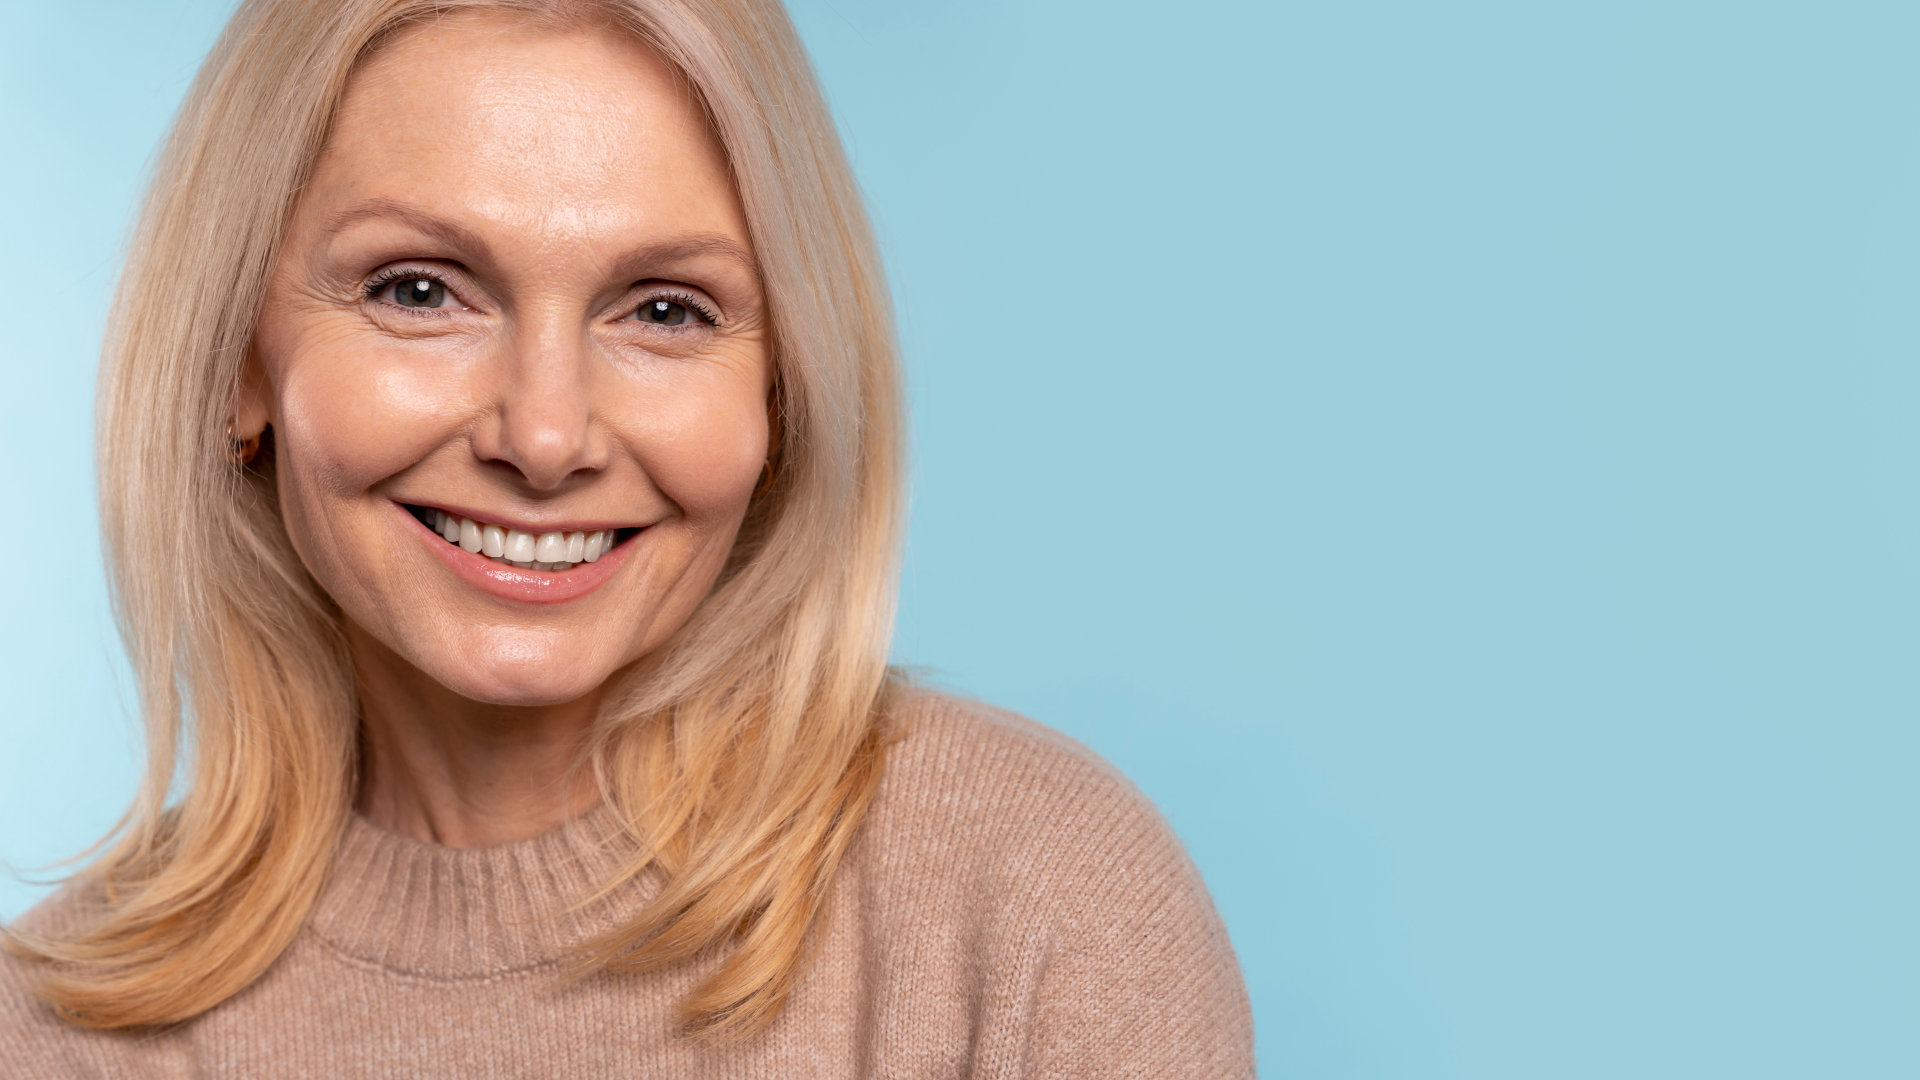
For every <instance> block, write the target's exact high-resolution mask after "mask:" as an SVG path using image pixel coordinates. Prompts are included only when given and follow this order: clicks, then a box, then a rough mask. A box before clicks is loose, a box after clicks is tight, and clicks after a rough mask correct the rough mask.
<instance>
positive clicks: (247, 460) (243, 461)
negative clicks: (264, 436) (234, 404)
mask: <svg viewBox="0 0 1920 1080" xmlns="http://www.w3.org/2000/svg"><path fill="white" fill-rule="evenodd" d="M258 453H260V436H259V435H254V436H253V437H252V438H250V439H236V438H234V437H233V421H231V420H229V421H227V454H228V455H229V456H231V457H232V458H233V463H234V464H235V465H238V466H240V467H241V468H243V469H244V468H246V467H247V466H249V465H251V464H253V459H254V456H255V455H256V454H258Z"/></svg>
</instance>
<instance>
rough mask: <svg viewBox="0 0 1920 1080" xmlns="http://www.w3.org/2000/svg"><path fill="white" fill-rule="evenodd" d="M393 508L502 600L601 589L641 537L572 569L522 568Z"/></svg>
mask: <svg viewBox="0 0 1920 1080" xmlns="http://www.w3.org/2000/svg"><path fill="white" fill-rule="evenodd" d="M394 509H395V510H398V511H399V512H400V516H401V517H403V518H405V519H406V520H407V521H408V522H410V523H411V524H412V525H413V527H414V528H415V529H417V530H418V531H419V533H420V535H421V536H422V537H424V538H425V539H426V541H427V546H429V547H431V548H432V549H433V551H434V553H435V554H437V555H439V556H440V559H441V561H443V562H445V563H446V564H447V566H448V567H449V568H450V569H452V570H453V572H454V573H455V574H456V575H458V576H459V577H460V579H461V580H463V581H465V582H466V583H467V584H469V585H472V586H473V587H474V588H476V589H479V590H481V591H482V592H485V593H488V594H490V595H492V596H497V597H499V598H500V599H502V600H513V601H516V602H518V603H522V604H564V603H567V602H568V601H571V600H578V599H580V598H581V597H583V596H585V595H587V594H588V593H590V592H592V591H593V590H595V589H597V588H599V587H600V586H601V585H602V584H604V583H605V582H606V580H607V579H608V578H610V577H612V576H613V575H614V572H615V571H617V570H619V569H620V564H621V563H623V562H625V561H626V559H627V552H628V551H629V550H631V549H632V548H633V541H634V540H635V539H638V537H631V538H629V539H628V541H627V542H626V543H624V544H621V545H620V546H619V547H617V548H614V549H613V550H612V551H609V552H607V553H606V554H605V555H602V556H600V558H599V559H598V560H597V561H595V562H590V563H589V562H583V563H574V564H573V568H572V569H570V570H522V569H521V568H520V567H517V566H508V565H507V564H505V563H498V562H494V561H493V560H492V559H489V558H487V557H486V556H485V555H482V554H480V553H478V552H473V551H468V550H467V549H466V548H463V547H461V546H460V545H458V544H449V543H447V538H446V537H444V536H441V535H440V534H439V533H437V532H434V531H433V530H431V529H429V528H427V527H426V526H425V525H423V524H421V522H420V519H419V518H417V517H414V516H413V514H412V512H411V511H409V510H408V509H407V508H406V507H404V506H401V505H400V504H399V503H395V504H394Z"/></svg>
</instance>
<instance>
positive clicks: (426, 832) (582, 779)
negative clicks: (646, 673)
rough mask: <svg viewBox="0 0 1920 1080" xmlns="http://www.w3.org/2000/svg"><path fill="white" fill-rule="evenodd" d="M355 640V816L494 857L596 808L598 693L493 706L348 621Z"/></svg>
mask: <svg viewBox="0 0 1920 1080" xmlns="http://www.w3.org/2000/svg"><path fill="white" fill-rule="evenodd" d="M347 642H348V647H349V649H350V650H351V652H352V655H353V667H354V675H355V678H356V680H357V682H358V689H359V694H360V716H361V721H360V722H361V783H360V798H359V810H360V812H361V813H362V814H365V815H366V816H367V818H368V820H370V821H372V822H373V823H374V824H375V825H378V826H380V827H381V828H383V829H385V830H387V831H389V832H393V833H398V834H400V835H401V836H407V837H411V838H413V839H415V840H422V841H426V842H429V843H435V844H444V845H446V846H448V847H487V846H491V845H494V844H505V843H511V842H513V841H516V840H525V839H527V838H528V837H532V836H537V835H539V834H540V833H543V832H546V831H547V830H549V829H552V828H555V827H557V826H558V825H560V824H561V823H563V822H565V821H567V820H568V819H570V818H575V817H578V816H580V815H582V814H584V813H586V812H587V811H589V810H591V809H592V808H593V807H594V806H596V805H598V804H599V802H600V793H599V789H598V787H597V786H596V785H595V783H594V780H593V774H592V771H591V770H590V769H587V768H584V767H582V761H581V756H582V753H583V751H584V748H585V747H586V745H587V741H588V738H589V737H590V735H591V732H592V727H593V721H594V717H595V715H596V714H597V713H598V710H599V707H600V697H601V694H600V692H598V691H596V692H595V693H592V694H589V695H587V696H586V697H583V698H579V699H577V700H574V701H569V702H566V703H564V704H559V705H540V706H522V705H489V704H486V703H484V702H478V701H473V700H470V699H468V698H464V697H461V696H460V695H458V694H455V693H454V692H452V691H451V690H448V689H447V688H446V687H444V686H442V685H440V684H439V683H438V682H436V681H435V680H434V679H432V678H431V677H429V676H428V675H427V674H426V673H425V672H422V671H420V670H419V669H418V668H416V667H414V666H413V665H412V664H410V663H408V662H407V661H406V660H405V659H404V658H402V657H401V656H399V655H398V654H396V653H394V652H393V651H392V650H391V649H388V648H387V647H386V646H385V645H384V644H382V643H380V642H379V641H377V640H375V639H374V638H373V637H372V636H371V635H369V634H367V633H366V632H365V631H363V630H360V629H359V628H358V627H355V626H352V625H351V621H349V625H348V627H347Z"/></svg>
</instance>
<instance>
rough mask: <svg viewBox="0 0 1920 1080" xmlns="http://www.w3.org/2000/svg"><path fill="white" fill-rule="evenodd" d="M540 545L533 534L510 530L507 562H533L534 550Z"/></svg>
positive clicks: (508, 531) (508, 533)
mask: <svg viewBox="0 0 1920 1080" xmlns="http://www.w3.org/2000/svg"><path fill="white" fill-rule="evenodd" d="M538 543H539V541H537V540H535V539H534V536H533V534H532V533H523V532H521V531H520V530H519V529H508V530H507V554H506V558H507V561H508V562H532V561H533V549H534V547H535V545H536V544H538Z"/></svg>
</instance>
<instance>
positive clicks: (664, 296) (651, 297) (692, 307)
mask: <svg viewBox="0 0 1920 1080" xmlns="http://www.w3.org/2000/svg"><path fill="white" fill-rule="evenodd" d="M656 300H666V301H670V302H672V303H675V304H679V305H680V306H681V307H683V308H686V309H687V310H688V311H691V312H693V313H694V314H695V315H698V316H700V317H701V318H702V319H705V320H706V321H707V325H708V326H719V325H720V316H719V315H717V314H715V313H714V312H713V311H712V310H711V309H710V308H708V307H707V305H705V304H703V303H701V302H700V301H699V299H697V298H696V297H693V296H691V295H689V294H687V293H683V292H673V291H671V290H669V291H665V292H657V293H649V294H647V295H646V296H645V297H643V298H642V299H641V301H640V303H638V304H636V305H635V306H634V309H633V311H631V312H628V313H627V314H628V315H635V314H638V313H639V311H640V309H641V308H643V307H645V306H647V305H648V304H651V303H653V302H654V301H656ZM626 317H627V316H626V315H622V316H621V318H623V319H624V318H626Z"/></svg>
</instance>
